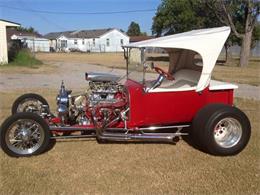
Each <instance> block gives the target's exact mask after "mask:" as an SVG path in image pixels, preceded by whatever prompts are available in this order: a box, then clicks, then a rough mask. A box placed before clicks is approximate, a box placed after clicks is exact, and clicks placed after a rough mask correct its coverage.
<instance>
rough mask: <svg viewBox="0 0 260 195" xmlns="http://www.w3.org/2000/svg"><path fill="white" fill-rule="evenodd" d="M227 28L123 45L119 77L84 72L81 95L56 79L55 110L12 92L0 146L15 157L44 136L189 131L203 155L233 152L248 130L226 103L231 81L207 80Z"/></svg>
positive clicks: (37, 148) (122, 137) (43, 145)
mask: <svg viewBox="0 0 260 195" xmlns="http://www.w3.org/2000/svg"><path fill="white" fill-rule="evenodd" d="M229 33H230V28H229V27H220V28H211V29H201V30H194V31H189V32H185V33H180V34H175V35H171V36H165V37H160V38H155V39H151V40H146V41H141V42H137V43H132V44H129V45H126V46H124V47H123V48H124V56H125V59H126V66H127V73H126V76H123V77H121V78H120V77H119V76H117V75H111V74H104V73H86V75H85V77H86V80H87V81H88V82H89V89H88V90H87V92H85V93H82V94H81V95H73V94H72V91H71V90H67V89H65V86H64V83H63V82H62V85H61V88H60V91H59V94H58V96H57V114H53V113H52V112H51V111H50V109H49V105H48V102H47V101H46V100H45V99H44V98H43V97H42V96H40V95H37V94H24V95H22V96H20V97H19V98H18V99H17V100H16V101H15V102H14V104H13V106H12V115H11V116H10V117H9V118H8V119H6V120H5V121H4V122H3V124H2V126H1V131H0V138H1V140H0V141H1V142H0V143H1V148H2V149H3V151H4V152H5V153H7V154H8V155H10V156H16V157H21V156H30V155H36V154H40V153H42V152H44V151H45V150H46V149H47V147H48V145H49V144H50V141H51V139H59V138H82V137H86V138H90V137H92V138H93V137H94V138H96V139H97V140H98V141H100V142H103V141H121V142H124V141H142V142H145V141H149V142H150V141H154V142H174V140H175V138H178V137H179V136H183V135H188V134H189V135H190V136H191V137H192V140H193V141H194V143H195V144H197V145H198V146H199V147H200V148H201V149H202V150H204V151H205V152H208V153H210V154H214V155H235V154H237V153H239V152H240V151H242V150H243V149H244V148H245V146H246V145H247V143H248V141H249V138H250V132H251V127H250V122H249V120H248V118H247V116H246V115H245V114H244V113H243V112H242V111H241V110H239V109H238V108H236V107H235V106H234V105H233V91H234V89H235V88H237V86H236V85H233V84H229V83H225V82H220V81H215V80H212V79H211V76H212V71H213V68H214V66H215V63H216V61H217V58H218V56H219V54H220V52H221V49H222V47H223V45H224V43H225V41H226V39H227V37H228V36H229ZM159 53H160V54H162V55H160V56H159ZM167 60H168V63H167V67H165V65H166V63H165V61H167ZM159 61H160V63H161V64H160V66H158V64H159ZM161 67H163V68H161ZM166 68H168V70H167V71H166V70H165V69H166ZM122 80H124V81H125V82H124V83H123V84H122Z"/></svg>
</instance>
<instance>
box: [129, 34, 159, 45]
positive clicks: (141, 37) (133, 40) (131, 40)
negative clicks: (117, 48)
mask: <svg viewBox="0 0 260 195" xmlns="http://www.w3.org/2000/svg"><path fill="white" fill-rule="evenodd" d="M153 38H155V37H153V36H145V35H140V36H131V37H130V40H129V42H130V43H134V42H138V41H144V40H148V39H153Z"/></svg>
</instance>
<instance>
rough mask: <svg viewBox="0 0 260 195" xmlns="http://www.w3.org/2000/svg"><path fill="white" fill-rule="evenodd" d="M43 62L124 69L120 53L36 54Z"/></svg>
mask: <svg viewBox="0 0 260 195" xmlns="http://www.w3.org/2000/svg"><path fill="white" fill-rule="evenodd" d="M36 58H38V59H39V60H42V61H43V62H48V63H51V62H74V63H82V64H96V65H106V66H109V67H117V68H125V67H126V66H125V60H124V54H123V53H122V52H121V53H73V52H72V53H37V55H36Z"/></svg>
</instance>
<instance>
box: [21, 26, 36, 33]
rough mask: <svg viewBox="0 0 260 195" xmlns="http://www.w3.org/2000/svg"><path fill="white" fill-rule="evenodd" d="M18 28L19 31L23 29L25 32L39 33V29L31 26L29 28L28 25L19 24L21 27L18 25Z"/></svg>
mask: <svg viewBox="0 0 260 195" xmlns="http://www.w3.org/2000/svg"><path fill="white" fill-rule="evenodd" d="M17 30H18V31H23V32H29V33H38V31H36V30H35V29H34V28H33V27H31V26H30V27H29V28H27V27H22V26H19V27H17Z"/></svg>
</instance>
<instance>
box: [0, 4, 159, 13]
mask: <svg viewBox="0 0 260 195" xmlns="http://www.w3.org/2000/svg"><path fill="white" fill-rule="evenodd" d="M0 7H3V8H7V9H13V10H19V11H24V12H34V13H44V14H55V15H109V14H126V13H140V12H153V11H156V9H142V10H124V11H105V12H59V11H46V10H35V9H26V8H24V9H22V8H18V7H11V6H7V5H0Z"/></svg>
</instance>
